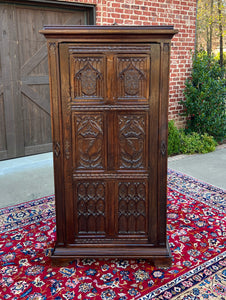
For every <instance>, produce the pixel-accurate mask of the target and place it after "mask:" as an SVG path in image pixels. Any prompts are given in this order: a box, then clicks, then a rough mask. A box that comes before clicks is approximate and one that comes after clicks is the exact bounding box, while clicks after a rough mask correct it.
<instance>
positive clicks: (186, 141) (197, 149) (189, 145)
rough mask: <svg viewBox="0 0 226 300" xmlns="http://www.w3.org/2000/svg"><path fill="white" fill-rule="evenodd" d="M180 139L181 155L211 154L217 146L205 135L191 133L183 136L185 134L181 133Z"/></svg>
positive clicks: (211, 138) (210, 137) (212, 139)
mask: <svg viewBox="0 0 226 300" xmlns="http://www.w3.org/2000/svg"><path fill="white" fill-rule="evenodd" d="M180 138H181V145H180V151H181V153H183V154H194V153H208V152H212V151H214V150H215V148H216V145H217V143H216V141H215V140H214V138H213V137H212V136H210V135H208V134H207V133H205V134H198V133H197V132H192V133H191V134H185V132H183V131H182V132H181V133H180Z"/></svg>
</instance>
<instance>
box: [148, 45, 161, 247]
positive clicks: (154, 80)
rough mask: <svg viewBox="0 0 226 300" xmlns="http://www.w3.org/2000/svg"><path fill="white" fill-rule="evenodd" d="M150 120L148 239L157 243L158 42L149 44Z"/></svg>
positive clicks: (152, 242)
mask: <svg viewBox="0 0 226 300" xmlns="http://www.w3.org/2000/svg"><path fill="white" fill-rule="evenodd" d="M150 74H151V75H150V76H151V80H150V91H151V93H150V98H149V103H150V115H149V118H150V121H149V124H150V125H149V137H150V138H149V153H148V156H149V172H150V178H149V188H150V190H149V229H148V232H149V241H150V243H151V244H154V245H156V244H157V238H158V236H157V230H158V229H157V213H158V190H157V185H158V154H157V153H158V122H159V97H160V93H159V87H160V44H152V45H151V68H150Z"/></svg>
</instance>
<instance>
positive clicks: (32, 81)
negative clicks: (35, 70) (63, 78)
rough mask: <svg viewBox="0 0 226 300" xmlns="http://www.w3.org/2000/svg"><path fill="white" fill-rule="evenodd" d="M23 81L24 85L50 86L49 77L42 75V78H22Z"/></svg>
mask: <svg viewBox="0 0 226 300" xmlns="http://www.w3.org/2000/svg"><path fill="white" fill-rule="evenodd" d="M21 81H22V83H23V84H38V85H39V84H49V76H48V75H43V76H42V75H41V76H29V77H22V78H21Z"/></svg>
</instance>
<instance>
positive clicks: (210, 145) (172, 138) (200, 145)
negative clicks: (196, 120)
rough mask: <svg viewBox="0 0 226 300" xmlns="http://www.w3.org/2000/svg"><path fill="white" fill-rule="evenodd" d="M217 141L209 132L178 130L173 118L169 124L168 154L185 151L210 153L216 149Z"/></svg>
mask: <svg viewBox="0 0 226 300" xmlns="http://www.w3.org/2000/svg"><path fill="white" fill-rule="evenodd" d="M216 145H217V142H216V141H215V140H214V138H213V137H212V136H210V135H208V134H207V133H204V134H200V133H197V132H192V133H190V134H186V132H185V131H184V130H178V129H177V127H176V126H175V125H174V122H173V121H172V120H171V121H169V124H168V155H169V156H170V155H173V154H178V153H183V154H194V153H208V152H212V151H214V150H215V148H216Z"/></svg>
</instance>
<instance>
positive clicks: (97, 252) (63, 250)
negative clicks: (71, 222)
mask: <svg viewBox="0 0 226 300" xmlns="http://www.w3.org/2000/svg"><path fill="white" fill-rule="evenodd" d="M81 258H98V259H108V258H119V259H130V258H131V259H132V258H133V259H134V258H137V259H138V258H143V259H147V260H149V261H150V262H152V263H153V264H154V265H155V266H156V267H170V265H171V263H172V256H171V251H170V249H169V246H168V243H167V245H166V247H153V246H150V245H148V244H141V245H122V244H121V245H106V244H103V245H94V244H92V245H84V244H80V245H78V244H76V245H73V246H72V245H70V247H68V248H67V247H57V246H56V247H55V249H54V252H53V254H52V256H51V261H52V264H53V265H55V266H57V265H60V266H62V265H65V264H68V263H69V262H70V261H73V260H76V259H81Z"/></svg>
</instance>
